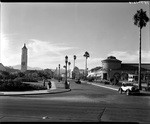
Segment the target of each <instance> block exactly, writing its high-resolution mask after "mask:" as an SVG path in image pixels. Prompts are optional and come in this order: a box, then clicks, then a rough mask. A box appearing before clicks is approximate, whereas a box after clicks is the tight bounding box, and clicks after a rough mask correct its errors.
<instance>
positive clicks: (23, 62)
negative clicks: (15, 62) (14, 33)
mask: <svg viewBox="0 0 150 124" xmlns="http://www.w3.org/2000/svg"><path fill="white" fill-rule="evenodd" d="M27 51H28V49H27V48H26V44H24V47H23V48H22V55H21V71H22V72H25V71H26V70H27V57H28V55H27Z"/></svg>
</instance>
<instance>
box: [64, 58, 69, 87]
mask: <svg viewBox="0 0 150 124" xmlns="http://www.w3.org/2000/svg"><path fill="white" fill-rule="evenodd" d="M65 63H66V81H65V89H68V88H69V86H68V83H67V63H68V56H65Z"/></svg>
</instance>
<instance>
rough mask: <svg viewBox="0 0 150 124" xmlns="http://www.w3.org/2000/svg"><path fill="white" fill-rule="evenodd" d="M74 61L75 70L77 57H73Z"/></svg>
mask: <svg viewBox="0 0 150 124" xmlns="http://www.w3.org/2000/svg"><path fill="white" fill-rule="evenodd" d="M73 59H74V68H75V60H76V59H77V56H76V55H74V56H73Z"/></svg>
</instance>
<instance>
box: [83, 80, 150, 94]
mask: <svg viewBox="0 0 150 124" xmlns="http://www.w3.org/2000/svg"><path fill="white" fill-rule="evenodd" d="M81 82H82V83H87V84H91V85H94V86H98V87H103V88H107V89H111V90H115V91H118V89H119V86H117V85H110V84H102V83H97V82H88V81H81ZM140 93H143V94H148V95H150V92H149V91H144V90H141V91H140Z"/></svg>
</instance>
